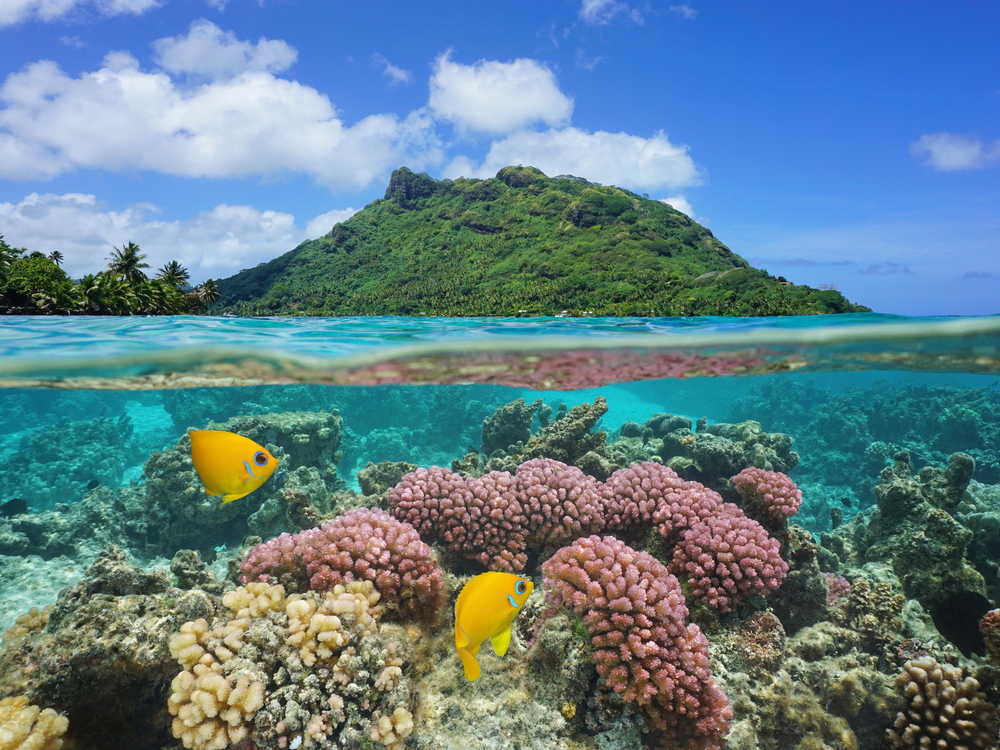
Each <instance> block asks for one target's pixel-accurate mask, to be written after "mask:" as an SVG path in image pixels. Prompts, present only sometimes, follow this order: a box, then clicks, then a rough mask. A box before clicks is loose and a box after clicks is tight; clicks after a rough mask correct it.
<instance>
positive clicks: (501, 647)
mask: <svg viewBox="0 0 1000 750" xmlns="http://www.w3.org/2000/svg"><path fill="white" fill-rule="evenodd" d="M490 643H492V644H493V650H494V651H496V652H497V656H503V655H504V654H506V653H507V647H508V646H509V645H510V626H509V625H508V626H507V627H506V628H505V629H504V631H503V632H502V633H497V634H496V635H495V636H493V637H492V638H491V639H490Z"/></svg>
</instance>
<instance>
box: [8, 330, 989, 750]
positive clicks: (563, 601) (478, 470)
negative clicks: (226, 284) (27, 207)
mask: <svg viewBox="0 0 1000 750" xmlns="http://www.w3.org/2000/svg"><path fill="white" fill-rule="evenodd" d="M0 467H2V468H0V631H2V632H3V643H2V650H0V698H3V699H5V700H4V701H3V702H2V704H0V749H2V750H8V748H10V749H14V748H35V749H52V750H54V749H55V748H59V747H62V748H65V749H67V750H72V749H80V750H99V749H103V748H109V749H111V750H116V749H117V748H122V749H125V748H130V749H134V750H180V749H181V748H187V749H188V750H226V749H227V748H233V749H234V750H265V749H266V750H278V749H282V750H284V749H286V748H287V749H291V750H295V749H296V748H314V749H316V750H381V749H383V748H391V749H392V750H403V749H404V748H408V749H410V750H421V749H424V750H446V749H451V748H455V749H466V748H467V749H469V750H487V749H489V750H583V749H586V750H675V749H679V750H710V749H713V748H722V747H728V748H733V749H736V750H825V749H829V750H862V749H863V750H875V749H880V748H937V749H940V750H958V749H959V748H968V749H969V750H975V749H987V748H996V747H997V742H998V719H1000V713H998V708H997V707H998V706H1000V318H998V317H988V318H961V319H913V318H900V317H897V316H889V315H876V314H865V315H843V316H810V317H803V318H758V319H745V318H734V319H724V318H689V319H564V320H559V319H552V318H549V319H541V320H539V319H532V320H518V319H510V320H483V319H464V320H456V319H433V318H431V319H408V318H370V319H363V318H348V319H280V320H279V319H266V318H265V319H245V318H232V319H228V318H215V319H212V318H187V317H179V318H157V319H153V318H48V317H47V318H30V317H26V318H19V319H18V320H16V321H15V320H12V321H9V322H8V321H4V323H3V324H2V325H0Z"/></svg>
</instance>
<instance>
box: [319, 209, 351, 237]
mask: <svg viewBox="0 0 1000 750" xmlns="http://www.w3.org/2000/svg"><path fill="white" fill-rule="evenodd" d="M357 212H358V209H356V208H339V209H334V210H333V211H327V212H326V213H325V214H320V215H319V216H317V217H316V218H315V219H313V220H312V221H310V222H309V223H308V224H306V237H308V238H309V239H312V240H314V239H316V238H317V237H322V236H323V235H324V234H326V233H327V232H329V231H330V230H331V229H333V225H334V224H339V223H340V222H342V221H347V220H348V219H350V218H351V217H352V216H354V214H356V213H357Z"/></svg>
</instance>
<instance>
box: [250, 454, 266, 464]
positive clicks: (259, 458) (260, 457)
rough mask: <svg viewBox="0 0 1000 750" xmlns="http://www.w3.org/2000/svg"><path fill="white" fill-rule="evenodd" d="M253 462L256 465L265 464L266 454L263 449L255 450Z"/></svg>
mask: <svg viewBox="0 0 1000 750" xmlns="http://www.w3.org/2000/svg"><path fill="white" fill-rule="evenodd" d="M253 462H254V463H255V464H257V465H258V466H267V454H266V453H264V451H257V452H256V453H255V454H254V457H253Z"/></svg>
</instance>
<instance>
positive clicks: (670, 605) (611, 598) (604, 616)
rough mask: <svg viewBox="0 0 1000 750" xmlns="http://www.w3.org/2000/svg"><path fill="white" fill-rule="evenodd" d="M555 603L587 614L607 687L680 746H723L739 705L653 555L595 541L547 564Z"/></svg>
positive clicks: (560, 554)
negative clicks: (715, 673)
mask: <svg viewBox="0 0 1000 750" xmlns="http://www.w3.org/2000/svg"><path fill="white" fill-rule="evenodd" d="M542 573H543V574H544V576H545V587H546V588H547V589H548V591H549V593H548V601H549V603H550V604H551V605H552V606H566V607H569V608H570V609H572V610H573V611H574V612H575V613H576V614H577V615H579V616H582V617H583V622H584V625H585V626H586V627H587V631H588V632H589V634H590V637H591V639H592V642H593V645H594V651H593V654H592V656H591V658H592V660H593V661H594V663H595V664H596V665H597V672H598V674H599V675H600V677H601V678H602V680H603V685H604V687H606V688H610V689H611V690H613V691H614V692H615V693H617V694H618V695H619V696H620V697H621V699H622V700H624V701H626V702H634V703H636V704H638V705H639V706H640V707H641V709H642V711H643V712H644V714H645V716H646V720H647V724H648V726H649V728H650V729H651V730H656V731H658V732H659V734H660V736H661V737H662V739H663V740H665V741H666V742H668V743H675V744H674V745H672V746H681V747H688V748H695V747H697V748H719V747H721V746H722V742H723V741H722V737H723V736H724V735H725V734H726V732H727V731H728V729H729V719H730V718H732V708H731V707H730V705H729V700H728V698H727V697H726V695H725V693H723V692H722V690H720V689H719V687H718V686H717V685H716V684H715V682H714V680H713V679H712V670H711V668H710V665H709V652H708V639H706V638H705V636H704V635H703V634H702V632H701V631H700V630H699V628H698V626H697V625H694V624H688V623H687V622H686V620H687V615H688V610H687V607H686V606H685V604H684V596H683V595H682V593H681V590H680V585H679V584H678V582H677V579H676V578H675V577H674V576H673V575H671V574H670V573H669V572H668V570H667V568H666V567H665V566H664V565H663V564H662V563H660V562H659V561H658V560H657V559H656V558H654V557H653V556H652V555H649V554H646V553H645V552H637V551H635V550H633V549H632V548H631V547H629V546H628V545H626V544H625V543H624V542H621V541H619V540H618V539H615V538H614V537H610V536H608V537H604V538H603V539H602V538H600V537H598V536H591V537H586V538H582V539H578V540H576V541H575V542H574V543H573V544H571V545H569V546H568V547H563V548H562V549H560V550H559V551H558V552H556V553H555V555H553V556H552V557H551V558H550V559H549V560H548V561H546V562H545V563H544V564H543V565H542Z"/></svg>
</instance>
